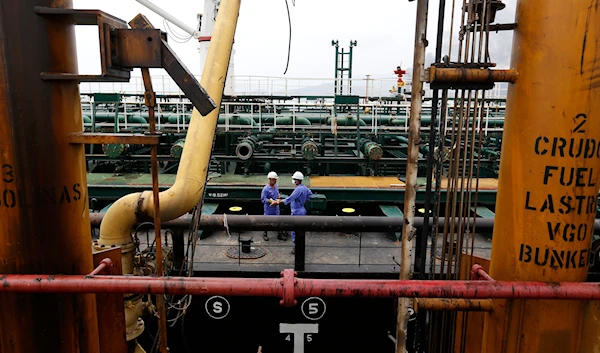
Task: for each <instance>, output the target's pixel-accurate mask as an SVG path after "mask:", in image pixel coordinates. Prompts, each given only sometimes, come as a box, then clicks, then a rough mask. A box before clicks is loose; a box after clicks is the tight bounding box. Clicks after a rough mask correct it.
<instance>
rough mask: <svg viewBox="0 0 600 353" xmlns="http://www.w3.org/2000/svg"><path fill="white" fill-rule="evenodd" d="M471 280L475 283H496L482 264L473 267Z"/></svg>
mask: <svg viewBox="0 0 600 353" xmlns="http://www.w3.org/2000/svg"><path fill="white" fill-rule="evenodd" d="M471 279H473V280H474V281H480V280H483V281H494V279H493V278H492V277H491V276H490V275H489V274H488V273H487V272H485V270H484V269H483V267H482V266H481V265H480V264H475V265H473V267H471Z"/></svg>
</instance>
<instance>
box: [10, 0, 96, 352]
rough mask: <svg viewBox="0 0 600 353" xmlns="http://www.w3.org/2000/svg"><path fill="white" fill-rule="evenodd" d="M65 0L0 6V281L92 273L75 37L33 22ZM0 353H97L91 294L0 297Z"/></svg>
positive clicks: (67, 28) (67, 26)
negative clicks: (74, 137)
mask: <svg viewBox="0 0 600 353" xmlns="http://www.w3.org/2000/svg"><path fill="white" fill-rule="evenodd" d="M36 6H42V7H52V8H57V9H60V8H71V7H72V2H71V1H70V0H8V1H0V202H1V204H0V244H2V245H1V246H0V259H2V260H1V261H0V272H2V273H15V274H19V273H20V274H28V273H39V272H44V273H48V274H57V273H61V274H72V275H84V274H87V273H90V272H91V271H92V270H93V260H92V253H91V249H90V243H91V231H90V219H89V210H88V200H87V194H86V184H87V183H86V176H85V158H84V149H83V145H80V144H77V145H73V144H69V142H68V140H67V137H68V135H69V134H71V133H75V132H79V131H81V127H82V117H81V105H80V95H79V87H78V82H76V81H70V80H61V81H52V80H48V81H43V80H42V79H41V78H40V74H41V73H42V72H54V73H76V72H77V58H76V55H75V54H76V50H75V28H74V26H73V24H72V23H71V22H69V21H61V20H60V19H56V18H54V19H51V18H48V17H44V16H40V15H37V14H36V12H35V11H34V8H35V7H36ZM0 333H1V334H0V352H31V353H41V352H45V353H46V352H63V353H79V352H85V353H98V352H99V344H98V323H97V317H96V300H95V296H93V295H72V294H61V295H56V294H35V295H34V294H31V295H22V294H19V295H16V294H3V295H2V296H1V298H0Z"/></svg>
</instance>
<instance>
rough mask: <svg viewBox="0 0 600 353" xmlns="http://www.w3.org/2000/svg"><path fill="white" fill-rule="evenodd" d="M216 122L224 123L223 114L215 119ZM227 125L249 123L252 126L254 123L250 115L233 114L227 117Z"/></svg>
mask: <svg viewBox="0 0 600 353" xmlns="http://www.w3.org/2000/svg"><path fill="white" fill-rule="evenodd" d="M217 124H219V125H225V124H226V119H225V117H224V116H220V117H219V119H218V120H217ZM229 125H250V126H254V125H256V124H255V123H254V120H253V119H252V118H251V117H248V116H237V115H233V116H230V117H229Z"/></svg>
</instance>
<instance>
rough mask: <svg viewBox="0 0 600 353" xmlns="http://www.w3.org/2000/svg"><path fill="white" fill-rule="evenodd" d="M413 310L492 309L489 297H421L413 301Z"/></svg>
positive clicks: (488, 310) (487, 310) (492, 305)
mask: <svg viewBox="0 0 600 353" xmlns="http://www.w3.org/2000/svg"><path fill="white" fill-rule="evenodd" d="M414 306H415V311H418V310H431V311H486V312H490V311H492V310H494V302H492V300H491V299H456V298H421V299H415V301H414Z"/></svg>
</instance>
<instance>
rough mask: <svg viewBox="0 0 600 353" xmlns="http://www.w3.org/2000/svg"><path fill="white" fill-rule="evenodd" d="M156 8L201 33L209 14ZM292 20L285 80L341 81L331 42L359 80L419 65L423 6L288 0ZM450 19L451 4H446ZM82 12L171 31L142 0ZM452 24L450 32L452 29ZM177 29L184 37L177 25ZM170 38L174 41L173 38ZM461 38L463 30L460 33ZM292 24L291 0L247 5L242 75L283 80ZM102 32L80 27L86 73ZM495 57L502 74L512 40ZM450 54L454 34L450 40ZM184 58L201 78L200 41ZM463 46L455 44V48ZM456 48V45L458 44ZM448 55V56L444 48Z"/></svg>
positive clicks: (497, 39)
mask: <svg viewBox="0 0 600 353" xmlns="http://www.w3.org/2000/svg"><path fill="white" fill-rule="evenodd" d="M151 1H153V2H154V3H155V4H156V5H158V6H160V7H161V8H163V9H164V10H166V11H168V12H169V13H171V14H172V15H174V16H176V17H177V18H178V19H180V20H181V21H183V22H185V23H187V24H188V25H190V26H192V27H194V26H195V25H196V14H197V13H200V12H202V10H203V8H204V1H203V0H151ZM288 1H289V4H290V12H291V17H292V51H291V59H290V66H289V69H288V72H287V74H286V75H285V76H286V77H292V78H311V77H316V78H330V77H333V74H334V57H335V51H334V48H333V47H332V46H331V40H332V39H336V40H339V43H340V47H343V48H348V45H349V42H350V40H356V41H357V42H358V46H357V47H356V48H354V70H353V73H354V77H357V78H359V77H364V75H365V74H371V75H373V77H393V76H394V74H393V70H394V69H395V67H396V66H397V65H399V64H400V63H402V65H403V67H410V66H412V61H413V47H414V31H415V15H416V3H417V2H416V1H412V2H409V1H408V0H296V4H295V6H292V0H288ZM462 2H463V0H456V11H455V13H456V20H455V26H454V27H455V28H456V27H457V22H458V21H459V20H460V7H461V6H462ZM447 3H448V4H447V8H448V14H449V13H450V9H451V4H452V0H447ZM504 3H505V4H506V5H507V6H506V9H504V10H503V11H501V12H499V13H498V15H497V16H496V22H497V23H508V22H513V21H514V10H515V9H514V7H515V3H516V0H504ZM74 7H75V8H79V9H83V8H86V9H100V10H103V11H105V12H107V13H109V14H112V15H114V16H116V17H119V18H121V19H123V20H125V21H129V20H131V19H132V18H133V17H134V16H135V15H137V14H138V13H143V14H144V15H146V17H148V19H149V20H150V21H151V22H152V24H153V25H154V26H155V27H157V28H161V29H162V30H165V31H166V30H167V29H166V28H165V26H164V24H163V20H162V18H160V17H159V16H158V15H156V14H155V13H153V12H152V11H150V10H149V9H147V8H145V7H144V6H142V5H140V4H139V3H138V2H136V1H135V0H74ZM437 8H438V0H430V11H429V13H430V17H429V26H428V35H427V37H428V40H429V43H430V45H429V47H428V59H429V61H431V60H433V53H434V51H435V32H436V28H437V13H438V11H437ZM449 25H450V21H449V15H448V16H447V18H446V26H445V28H446V33H448V30H449ZM170 28H171V29H172V30H175V31H176V32H178V33H179V34H183V31H181V30H179V29H178V28H177V27H176V26H174V25H171V26H170ZM167 32H168V35H169V36H171V33H170V32H169V31H167ZM454 32H455V34H456V32H457V30H456V29H455V31H454ZM288 35H289V32H288V19H287V13H286V8H285V1H284V0H242V7H241V10H240V17H239V20H238V26H237V31H236V36H235V45H234V49H235V57H234V62H235V75H262V76H283V72H284V70H285V64H286V57H287V47H288ZM97 36H98V32H97V29H96V27H82V26H80V27H78V29H77V46H78V48H77V49H78V59H79V68H80V73H85V74H87V73H98V72H99V67H100V59H99V49H98V38H97ZM491 36H492V38H491V44H490V49H491V57H492V61H494V62H497V63H498V64H499V65H498V67H499V68H502V67H507V66H508V65H509V61H510V50H511V42H512V33H511V32H506V33H500V34H492V35H491ZM444 40H445V42H446V45H445V47H447V42H448V41H447V34H446V37H445V38H444ZM169 43H170V45H171V46H172V48H173V49H174V50H175V51H176V53H177V55H178V56H179V58H180V59H181V60H182V61H183V62H184V64H185V65H186V66H187V67H188V68H189V69H190V70H191V71H192V72H193V73H194V74H200V73H201V71H202V69H201V68H200V64H199V59H198V52H197V47H198V43H197V42H196V41H194V40H193V39H192V40H190V41H188V42H187V43H182V44H180V43H176V42H175V41H174V38H171V39H170V40H169ZM454 43H456V41H455V42H454ZM454 46H455V45H454ZM445 51H447V49H445Z"/></svg>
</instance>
